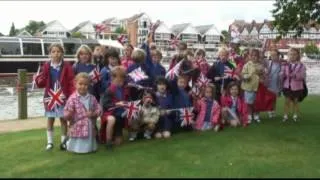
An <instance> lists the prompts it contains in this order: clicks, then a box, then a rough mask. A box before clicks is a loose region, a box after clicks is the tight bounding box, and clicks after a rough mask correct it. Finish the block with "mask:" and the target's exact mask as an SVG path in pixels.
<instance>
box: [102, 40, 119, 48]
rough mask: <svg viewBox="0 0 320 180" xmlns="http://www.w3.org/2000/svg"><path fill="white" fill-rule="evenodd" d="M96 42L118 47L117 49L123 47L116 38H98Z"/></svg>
mask: <svg viewBox="0 0 320 180" xmlns="http://www.w3.org/2000/svg"><path fill="white" fill-rule="evenodd" d="M98 42H99V44H100V45H103V46H109V47H114V48H118V49H123V46H122V44H121V43H120V42H119V41H116V40H109V39H99V40H98Z"/></svg>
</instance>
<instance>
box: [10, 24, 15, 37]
mask: <svg viewBox="0 0 320 180" xmlns="http://www.w3.org/2000/svg"><path fill="white" fill-rule="evenodd" d="M15 35H17V30H16V28H15V27H14V23H12V25H11V28H10V32H9V36H15Z"/></svg>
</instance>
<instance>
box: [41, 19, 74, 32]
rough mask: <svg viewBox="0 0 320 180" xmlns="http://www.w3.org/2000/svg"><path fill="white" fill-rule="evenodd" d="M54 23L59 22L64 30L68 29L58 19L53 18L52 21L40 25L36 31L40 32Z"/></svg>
mask: <svg viewBox="0 0 320 180" xmlns="http://www.w3.org/2000/svg"><path fill="white" fill-rule="evenodd" d="M55 23H59V24H60V25H61V26H62V27H63V28H64V29H65V31H68V30H67V29H66V28H65V27H64V26H63V25H62V24H61V23H60V22H59V21H58V20H54V21H50V22H48V23H47V24H46V25H45V26H43V27H41V28H40V29H39V30H38V31H37V32H42V31H44V30H45V29H47V28H48V27H50V26H52V25H53V24H55Z"/></svg>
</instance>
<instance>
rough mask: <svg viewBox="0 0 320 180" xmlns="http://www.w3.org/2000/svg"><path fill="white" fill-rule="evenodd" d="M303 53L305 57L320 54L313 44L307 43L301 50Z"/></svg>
mask: <svg viewBox="0 0 320 180" xmlns="http://www.w3.org/2000/svg"><path fill="white" fill-rule="evenodd" d="M303 52H304V53H306V54H307V55H315V54H320V50H319V48H318V47H317V45H316V43H314V42H309V43H308V44H306V45H305V46H304V48H303Z"/></svg>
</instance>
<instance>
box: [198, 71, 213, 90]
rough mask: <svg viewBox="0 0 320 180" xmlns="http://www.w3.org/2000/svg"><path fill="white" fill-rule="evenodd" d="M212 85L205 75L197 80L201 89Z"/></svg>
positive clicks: (201, 75)
mask: <svg viewBox="0 0 320 180" xmlns="http://www.w3.org/2000/svg"><path fill="white" fill-rule="evenodd" d="M209 83H210V79H208V78H207V77H206V76H205V75H204V74H203V73H201V74H200V76H199V78H198V79H197V85H198V86H199V87H200V88H201V87H205V86H207V85H208V84H209Z"/></svg>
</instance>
